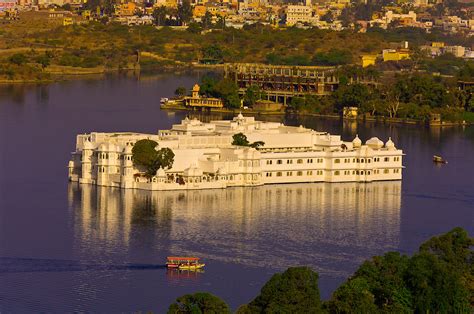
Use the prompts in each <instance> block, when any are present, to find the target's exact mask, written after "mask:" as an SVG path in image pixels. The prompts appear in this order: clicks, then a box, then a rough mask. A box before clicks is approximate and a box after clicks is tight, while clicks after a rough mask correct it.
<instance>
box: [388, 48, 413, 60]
mask: <svg viewBox="0 0 474 314" xmlns="http://www.w3.org/2000/svg"><path fill="white" fill-rule="evenodd" d="M382 58H383V61H384V62H386V61H401V60H406V59H410V52H409V50H408V49H398V50H396V49H384V50H383V51H382Z"/></svg>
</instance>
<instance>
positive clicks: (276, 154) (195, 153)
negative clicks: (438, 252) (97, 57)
mask: <svg viewBox="0 0 474 314" xmlns="http://www.w3.org/2000/svg"><path fill="white" fill-rule="evenodd" d="M237 133H244V134H245V135H246V136H247V138H248V140H249V142H256V141H262V142H264V143H265V145H264V146H263V147H260V148H258V149H255V148H251V147H242V146H234V145H232V136H233V135H234V134H237ZM141 139H151V140H154V141H156V142H158V147H157V148H163V147H168V148H170V149H172V150H173V152H174V154H175V159H174V163H173V167H172V168H171V169H167V170H166V171H165V170H163V169H160V170H158V172H157V173H156V175H155V176H153V177H151V178H148V177H146V176H145V175H144V174H143V171H142V170H143V169H140V167H136V166H135V165H134V164H133V161H132V147H133V145H134V143H135V142H137V141H138V140H141ZM402 158H403V152H402V150H400V149H397V148H396V147H395V144H394V143H393V142H392V140H391V139H388V140H387V142H385V143H384V142H382V141H381V140H379V139H378V138H375V137H374V138H371V139H369V140H367V141H366V142H365V144H362V141H361V140H360V139H359V138H358V137H357V136H356V138H355V139H354V140H353V141H352V142H344V141H342V140H341V137H340V136H339V135H332V134H329V133H327V132H317V131H314V130H312V129H308V128H304V127H302V126H300V127H292V126H285V125H283V124H281V123H277V122H263V121H256V120H255V119H254V118H253V117H244V116H242V115H241V114H239V115H238V116H237V117H235V118H233V119H232V120H218V121H211V122H210V123H203V122H200V121H199V120H195V119H193V120H189V119H187V118H186V119H185V120H183V121H182V122H181V123H180V124H176V125H173V127H172V128H171V129H170V130H160V131H159V132H158V134H140V133H132V132H127V133H97V132H92V133H90V134H81V135H78V136H77V142H76V151H75V152H73V153H72V158H71V160H70V162H69V179H70V180H71V181H75V182H80V183H86V184H96V185H99V186H112V187H121V188H132V189H144V190H188V189H211V188H226V187H232V186H259V185H263V184H276V183H297V182H301V183H302V182H371V181H383V180H401V178H402V169H403V165H402Z"/></svg>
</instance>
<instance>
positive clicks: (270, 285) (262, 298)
mask: <svg viewBox="0 0 474 314" xmlns="http://www.w3.org/2000/svg"><path fill="white" fill-rule="evenodd" d="M320 311H321V301H320V296H319V288H318V273H316V272H314V271H312V270H311V269H310V268H309V267H290V268H288V269H287V270H286V271H285V272H284V273H282V274H275V275H273V276H272V278H271V279H270V280H269V281H268V282H267V283H266V284H265V285H264V286H263V288H262V290H261V292H260V295H259V296H257V297H256V298H255V299H254V300H253V301H251V302H250V303H249V304H248V305H246V306H242V307H241V308H240V309H239V311H238V313H241V314H247V313H318V312H320Z"/></svg>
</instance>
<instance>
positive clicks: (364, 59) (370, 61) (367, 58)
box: [360, 54, 377, 68]
mask: <svg viewBox="0 0 474 314" xmlns="http://www.w3.org/2000/svg"><path fill="white" fill-rule="evenodd" d="M360 59H361V65H362V67H363V68H366V67H368V66H371V65H375V61H376V60H377V55H372V54H370V55H369V54H367V55H362V56H361V57H360Z"/></svg>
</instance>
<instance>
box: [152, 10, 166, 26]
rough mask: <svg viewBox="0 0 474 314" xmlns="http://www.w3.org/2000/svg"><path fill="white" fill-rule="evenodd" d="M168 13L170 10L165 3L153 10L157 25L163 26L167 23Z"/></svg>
mask: <svg viewBox="0 0 474 314" xmlns="http://www.w3.org/2000/svg"><path fill="white" fill-rule="evenodd" d="M167 14H168V10H167V9H166V7H165V6H164V5H162V6H159V7H157V8H155V9H154V10H153V13H152V16H153V22H154V23H155V25H158V26H163V25H166V15H167Z"/></svg>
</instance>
